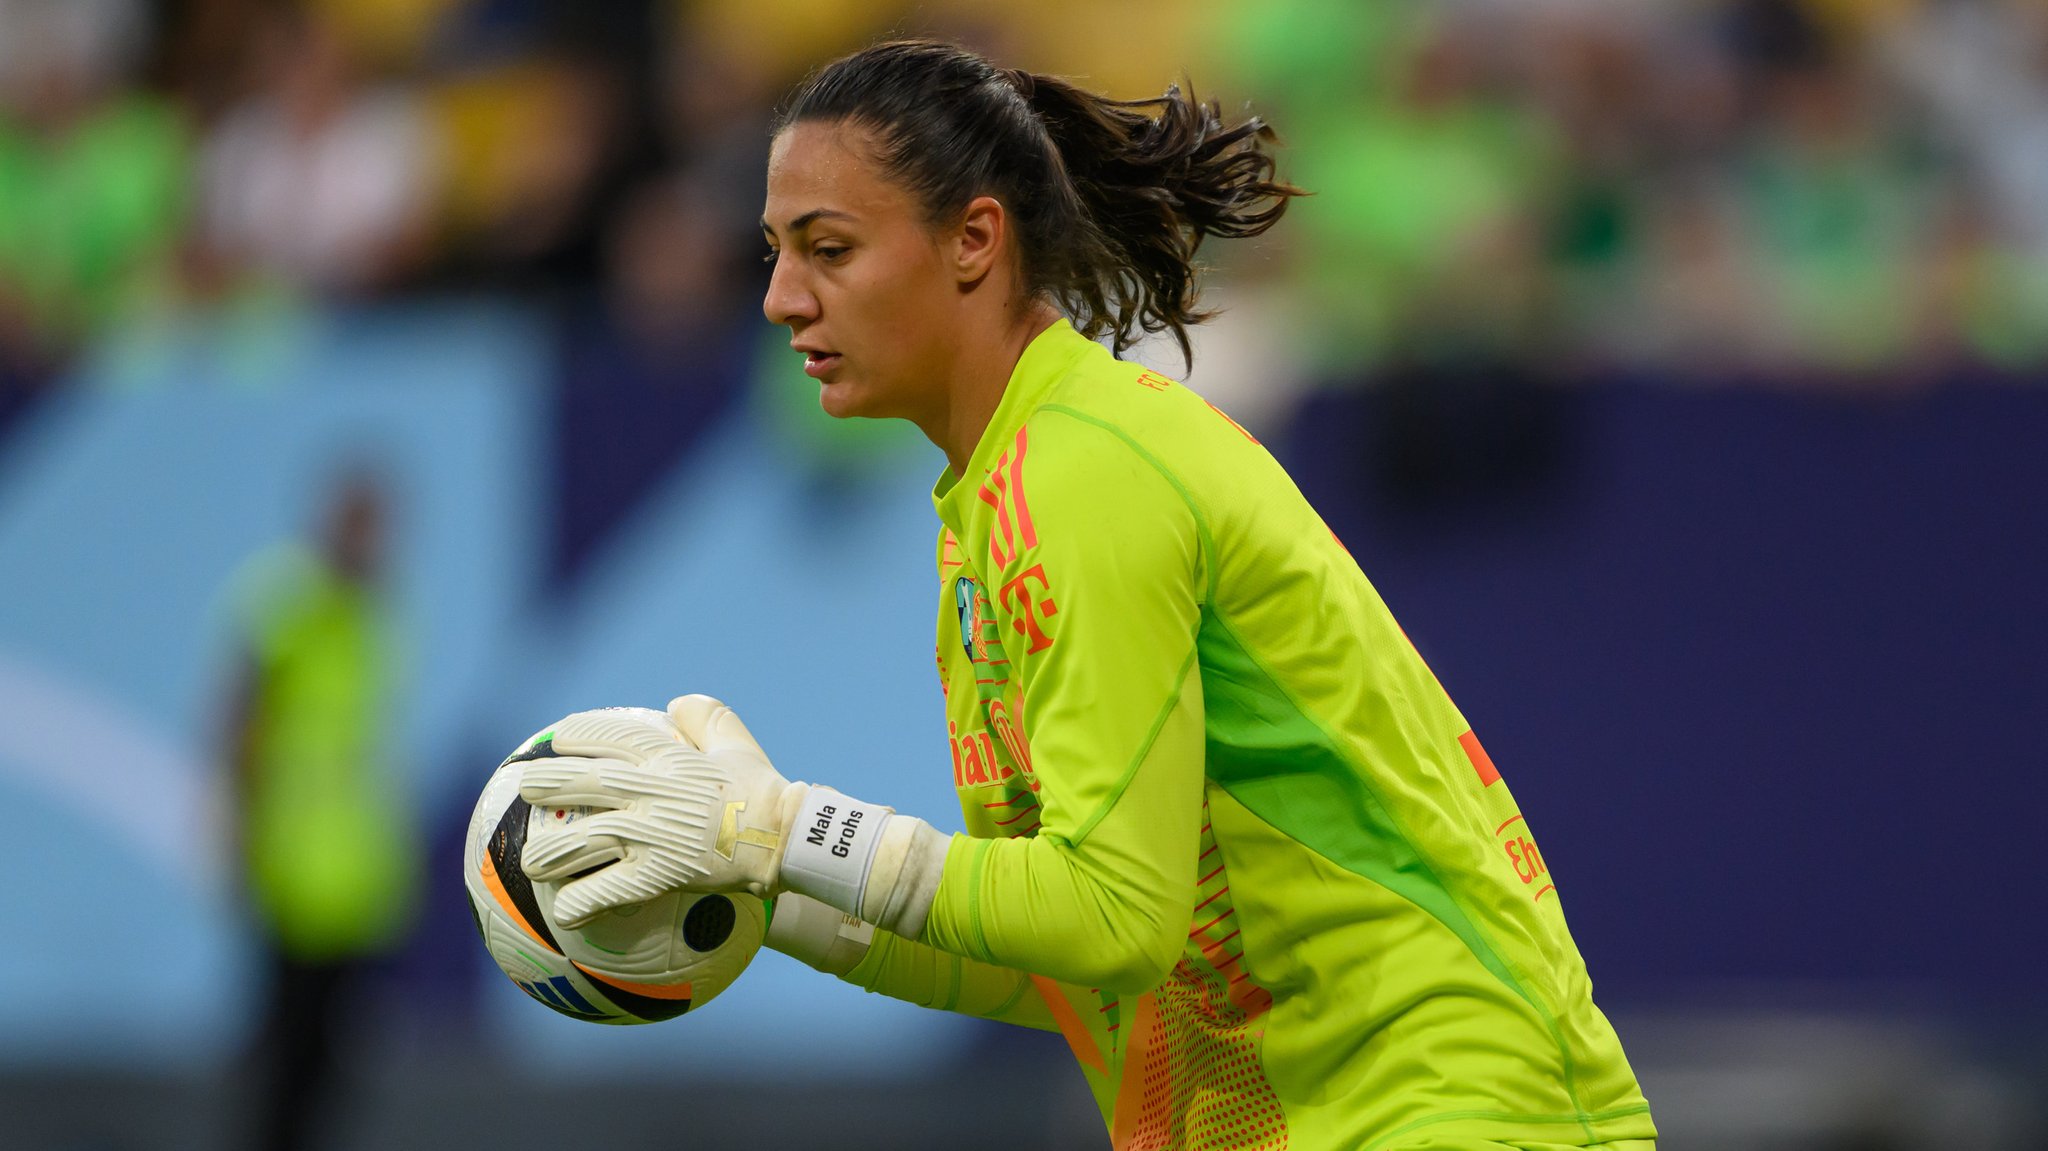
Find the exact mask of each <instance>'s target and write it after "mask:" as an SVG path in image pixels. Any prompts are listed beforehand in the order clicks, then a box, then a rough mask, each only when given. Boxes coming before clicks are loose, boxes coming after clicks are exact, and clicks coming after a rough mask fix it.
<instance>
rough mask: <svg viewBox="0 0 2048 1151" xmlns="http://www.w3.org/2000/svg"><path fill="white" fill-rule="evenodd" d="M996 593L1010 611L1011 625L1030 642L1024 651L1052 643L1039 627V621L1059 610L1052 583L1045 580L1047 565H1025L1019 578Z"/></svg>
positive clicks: (1036, 650) (1028, 651)
mask: <svg viewBox="0 0 2048 1151" xmlns="http://www.w3.org/2000/svg"><path fill="white" fill-rule="evenodd" d="M1034 581H1036V582H1037V584H1038V587H1039V590H1038V591H1037V592H1033V591H1032V588H1031V585H1032V583H1033V582H1034ZM997 594H998V595H999V597H1000V598H1001V600H1002V604H1003V608H1004V610H1006V611H1008V612H1010V627H1011V628H1012V629H1014V630H1015V631H1016V633H1017V634H1018V635H1021V636H1023V637H1024V638H1025V639H1026V640H1028V641H1030V646H1029V647H1026V648H1025V649H1024V654H1026V655H1030V654H1033V653H1035V652H1041V651H1044V650H1045V649H1046V648H1049V647H1051V646H1052V637H1051V636H1049V635H1047V634H1045V630H1044V629H1043V628H1040V627H1039V626H1038V621H1039V620H1042V619H1051V618H1052V617H1053V616H1056V615H1058V614H1059V611H1060V608H1059V605H1058V604H1056V603H1054V602H1053V601H1052V585H1051V584H1049V583H1048V582H1046V578H1045V565H1044V564H1032V565H1031V566H1030V567H1028V568H1025V569H1024V571H1023V572H1022V574H1020V575H1018V576H1017V578H1016V579H1013V580H1011V581H1010V582H1009V583H1006V584H1004V585H1003V587H1002V590H1001V591H1000V592H999V593H997Z"/></svg>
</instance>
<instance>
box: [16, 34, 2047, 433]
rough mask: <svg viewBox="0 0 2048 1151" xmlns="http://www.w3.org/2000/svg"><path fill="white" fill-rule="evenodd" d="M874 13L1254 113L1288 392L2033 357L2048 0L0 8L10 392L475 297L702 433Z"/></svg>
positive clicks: (27, 392) (1995, 364)
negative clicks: (346, 317)
mask: <svg viewBox="0 0 2048 1151" xmlns="http://www.w3.org/2000/svg"><path fill="white" fill-rule="evenodd" d="M890 30H898V31H903V30H909V31H934V32H939V33H942V34H949V35H954V36H957V37H959V38H962V39H964V40H966V41H967V42H969V43H972V44H975V45H977V46H980V47H983V48H985V49H987V50H989V51H991V52H992V53H994V54H996V55H997V56H998V57H1000V58H1002V59H1004V60H1005V61H1006V62H1016V63H1020V64H1022V65H1024V66H1027V67H1032V68H1035V69H1038V70H1045V71H1064V72H1068V73H1070V74H1077V75H1080V76H1082V77H1083V78H1084V79H1086V80H1088V81H1090V82H1092V83H1093V84H1094V85H1095V86H1097V87H1100V88H1104V89H1107V90H1110V91H1112V92H1114V93H1116V94H1118V95H1123V96H1133V97H1135V96H1142V95H1148V94H1156V93H1157V92H1158V91H1159V90H1160V89H1161V88H1162V87H1163V86H1164V83H1165V82H1166V81H1167V80H1170V79H1172V78H1174V77H1176V76H1178V75H1180V74H1182V72H1183V70H1186V72H1187V73H1188V74H1191V75H1193V76H1194V77H1195V78H1196V79H1197V80H1198V81H1199V82H1200V84H1201V90H1202V91H1203V92H1204V93H1206V92H1207V91H1208V90H1210V89H1213V90H1215V91H1216V92H1219V93H1223V94H1225V95H1227V96H1228V97H1229V98H1230V101H1231V107H1232V108H1233V109H1234V108H1235V107H1236V106H1237V101H1240V100H1243V99H1245V98H1247V97H1249V98H1251V99H1252V100H1253V102H1254V103H1255V106H1256V108H1257V109H1258V110H1259V111H1261V112H1262V113H1266V114H1269V115H1270V118H1271V119H1272V120H1273V121H1274V122H1275V123H1276V124H1277V125H1278V126H1279V127H1280V129H1281V131H1282V134H1283V136H1284V137H1285V139H1286V142H1287V144H1288V147H1287V149H1286V150H1285V153H1284V154H1285V161H1284V163H1285V167H1284V171H1285V172H1286V174H1288V175H1289V176H1291V177H1292V178H1293V179H1295V180H1296V181H1297V182H1299V183H1301V184H1303V185H1304V186H1306V187H1308V188H1310V189H1312V190H1314V191H1315V192H1316V193H1317V196H1316V198H1314V199H1312V200H1309V201H1305V202H1303V204H1302V205H1301V207H1300V208H1299V210H1298V212H1297V217H1298V218H1297V219H1295V220H1290V221H1289V223H1288V224H1286V225H1283V227H1282V228H1281V229H1280V230H1278V231H1277V232H1275V233H1274V234H1273V236H1272V237H1271V238H1270V239H1269V240H1268V241H1266V242H1262V243H1261V244H1259V245H1248V246H1243V247H1247V248H1249V249H1250V250H1248V251H1246V252H1229V251H1223V250H1217V251H1215V252H1214V253H1213V258H1214V259H1216V260H1217V261H1218V262H1219V264H1221V265H1222V266H1223V268H1224V271H1223V274H1222V276H1221V277H1220V282H1222V283H1226V284H1228V285H1230V292H1231V295H1232V300H1233V301H1236V300H1242V301H1244V302H1245V305H1246V314H1247V315H1251V316H1256V317H1260V318H1262V321H1264V320H1270V321H1271V322H1270V323H1266V324H1264V327H1265V329H1266V330H1265V332H1264V333H1263V335H1262V337H1261V338H1260V339H1259V340H1257V341H1255V342H1256V343H1257V345H1258V347H1259V348H1260V349H1261V355H1262V356H1264V357H1266V358H1268V359H1270V358H1271V357H1272V356H1276V355H1277V356H1285V357H1287V358H1288V359H1289V360H1290V361H1291V362H1290V363H1289V364H1287V365H1284V366H1280V367H1274V366H1272V365H1270V364H1269V365H1268V366H1269V367H1271V368H1272V370H1271V371H1270V373H1269V374H1270V375H1272V376H1273V377H1275V378H1282V377H1285V378H1289V379H1298V380H1301V381H1304V382H1305V384H1318V383H1331V382H1336V383H1342V382H1350V381H1357V380H1369V379H1371V378H1372V376H1373V375H1374V373H1375V372H1378V371H1382V370H1387V369H1388V366H1389V365H1396V366H1398V365H1403V364H1415V363H1428V364H1444V363H1452V364H1455V363H1458V362H1464V361H1475V362H1480V361H1483V362H1513V363H1518V364H1534V365H1540V366H1541V367H1543V368H1544V370H1545V371H1546V372H1547V373H1550V374H1555V373H1556V372H1557V371H1558V370H1565V371H1569V372H1571V373H1574V374H1577V375H1584V374H1586V373H1588V372H1621V373H1634V372H1642V373H1646V374H1653V375H1656V376H1658V377H1660V378H1671V377H1680V378H1686V379H1698V380H1713V381H1722V380H1765V381H1770V382H1773V383H1790V384H1793V385H1805V384H1814V385H1820V386H1834V387H1861V386H1891V385H1896V384H1897V383H1899V382H1901V381H1924V380H1930V379H1945V378H1951V377H1953V376H1955V375H1956V374H1957V373H1958V372H1975V373H1983V374H1995V375H2000V376H2026V375H2029V374H2038V373H2040V372H2041V371H2042V370H2043V366H2044V364H2048V5H2042V4H2040V3H2038V2H2034V0H1947V2H1943V0H1671V2H1668V3H1661V4H1654V5H1646V4H1636V3H1626V2H1621V0H1540V2H1539V0H1517V2H1514V3H1507V2H1502V0H1460V2H1453V0H1441V2H1423V0H1385V2H1376V3H1372V4H1363V3H1358V2H1356V0H1267V2H1264V3H1258V4H1234V5H1233V4H1226V3H1223V2H1221V0H1136V2H1133V3H1128V4H1119V5H1099V4H1087V3H1080V2H1077V0H1041V2H1036V3H1022V2H1019V3H1015V4H1000V3H994V2H989V0H981V2H976V0H925V2H922V3H910V2H907V0H905V2H894V0H874V2H864V0H580V2H578V0H301V2H298V3H287V2H284V0H0V395H5V396H6V397H8V398H7V399H5V400H0V416H4V413H5V412H6V411H7V410H9V408H10V407H13V406H19V405H20V404H22V403H24V402H26V398H27V397H31V396H33V395H34V393H35V390H36V389H37V388H39V387H43V386H46V385H47V384H48V383H49V382H51V381H53V380H56V379H60V378H62V376H63V373H64V371H65V369H66V368H67V366H69V365H70V364H72V363H74V362H76V359H77V358H78V356H79V355H80V353H81V349H88V348H90V347H92V346H93V345H94V343H95V341H99V340H103V339H109V338H120V337H122V336H124V335H126V334H130V333H133V332H135V331H146V330H151V329H152V327H154V326H158V325H161V324H163V323H165V322H167V321H173V320H176V319H178V318H180V317H186V316H191V315H194V314H209V313H214V312H217V311H218V310H222V309H228V310H232V309H238V308H248V307H267V306H274V305H276V304H278V303H280V302H283V303H285V304H287V305H291V306H308V305H311V306H323V307H324V306H331V305H354V304H359V303H363V302H374V301H383V300H387V299H392V298H409V297H415V296H420V295H441V294H472V293H484V294H488V295H493V296H500V297H509V298H517V299H521V300H525V301H530V302H535V303H538V304H540V305H542V306H544V307H546V308H548V309H549V313H548V314H549V315H551V316H552V317H554V318H555V319H556V320H557V321H558V322H559V325H560V330H561V340H560V346H561V376H562V379H563V380H564V381H565V388H564V395H565V396H568V395H570V394H572V393H573V394H576V395H579V396H587V395H588V394H589V393H590V392H592V391H601V390H603V389H605V388H614V389H616V388H620V387H637V388H638V391H637V392H635V397H636V398H635V400H634V402H636V403H637V402H640V401H641V400H644V399H645V398H646V397H647V396H649V395H653V396H659V397H666V398H667V401H666V402H668V403H670V404H672V405H678V406H680V408H681V409H684V410H682V411H679V412H677V413H675V414H676V415H678V416H684V417H686V416H689V415H691V414H697V415H702V414H706V413H707V412H708V411H709V410H710V409H711V408H713V407H715V406H717V405H718V404H721V403H723V402H725V400H724V399H723V398H722V397H723V396H724V395H725V394H729V393H730V392H731V391H733V389H732V388H730V387H729V386H728V387H724V388H711V387H710V386H709V385H710V382H711V381H712V380H714V379H716V380H725V381H729V380H731V379H732V378H733V373H734V372H738V373H740V374H742V375H745V374H747V373H748V372H750V371H751V370H752V369H751V367H750V365H752V364H753V363H754V362H755V360H756V359H757V358H758V357H757V356H756V355H755V353H756V351H757V349H759V348H761V347H763V346H764V338H763V336H762V333H761V327H762V326H761V325H760V324H758V323H756V322H753V321H752V320H751V319H750V318H749V317H751V316H753V315H754V311H753V310H754V308H755V307H756V304H757V301H758V292H759V289H760V287H761V285H762V279H761V269H760V267H759V266H758V263H757V262H756V260H755V259H754V257H755V256H757V255H758V248H757V245H756V242H755V240H754V237H753V229H754V227H755V223H754V218H755V216H756V214H757V213H758V204H759V196H760V192H759V189H760V183H761V171H762V165H763V161H764V158H765V154H766V143H767V140H766V125H767V123H768V117H769V116H770V114H771V112H772V108H773V105H774V102H775V101H776V99H778V98H779V96H780V95H781V94H782V93H783V92H784V91H786V89H787V88H788V87H789V85H791V84H792V83H793V82H794V81H796V80H797V79H799V78H800V77H801V75H802V74H803V72H804V71H805V70H806V69H808V68H809V67H811V66H813V65H815V64H816V63H817V62H819V61H820V60H823V59H825V58H828V57H829V56H831V55H832V54H834V53H837V52H840V51H843V50H846V49H848V48H851V47H854V46H857V45H859V44H860V43H862V42H864V41H866V40H868V39H871V38H873V37H875V36H876V35H878V34H880V33H882V32H885V31H890ZM1225 247H1228V246H1226V245H1219V246H1218V248H1219V249H1222V248H1225ZM1274 332H1279V333H1282V334H1284V336H1285V338H1284V339H1278V338H1276V337H1275V336H1274V335H1273V333H1274ZM635 381H637V384H636V383H635ZM692 397H694V398H692ZM671 446H672V445H671ZM663 454H665V452H664V453H663ZM622 466H627V465H622Z"/></svg>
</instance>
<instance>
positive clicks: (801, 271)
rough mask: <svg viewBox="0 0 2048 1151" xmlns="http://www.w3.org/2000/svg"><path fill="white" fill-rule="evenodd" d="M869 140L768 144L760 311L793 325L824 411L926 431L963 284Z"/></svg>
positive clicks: (828, 134) (841, 136) (823, 133)
mask: <svg viewBox="0 0 2048 1151" xmlns="http://www.w3.org/2000/svg"><path fill="white" fill-rule="evenodd" d="M867 141H868V136H867V132H866V131H865V130H864V129H861V128H858V127H853V126H850V125H846V124H843V123H819V122H803V123H798V124H794V125H791V126H790V127H789V128H787V129H784V130H783V132H782V133H781V134H780V135H778V136H777V137H776V138H775V144H774V147H773V149H772V150H771V151H770V153H769V158H768V202H767V206H766V207H765V208H764V209H763V212H762V217H761V229H762V231H763V233H764V234H765V236H766V238H767V240H768V246H769V247H770V248H771V249H773V252H774V256H773V259H774V263H775V273H774V276H773V277H772V278H771V279H770V281H769V284H768V295H767V297H766V298H765V299H764V300H763V301H762V302H761V310H762V312H764V313H765V314H766V315H767V317H768V319H769V320H770V321H772V322H774V323H777V324H784V325H787V326H788V327H789V330H790V333H791V340H790V346H791V347H792V348H795V349H797V350H798V351H801V352H803V353H805V364H804V370H805V372H807V373H808V374H809V375H810V376H811V377H812V378H813V379H815V380H817V381H818V383H819V384H820V385H821V387H822V389H823V391H822V392H821V393H820V395H819V403H821V404H822V405H823V406H824V408H825V410H826V411H827V412H829V413H831V414H832V415H834V416H841V417H844V416H874V417H880V416H895V417H901V418H905V419H910V420H913V421H917V422H920V423H922V422H923V419H922V417H926V416H929V415H931V414H932V413H935V412H938V411H941V410H943V408H944V403H945V397H944V395H943V391H944V388H945V386H946V380H947V364H948V362H949V360H950V358H951V355H952V351H953V348H954V346H955V339H956V338H957V337H956V336H955V332H956V330H957V324H956V323H954V319H955V317H954V313H955V311H956V310H957V309H958V308H959V307H960V292H959V286H958V282H957V280H956V278H955V277H954V276H952V275H950V274H949V271H948V268H947V265H946V262H945V260H944V257H943V255H942V251H941V244H940V240H939V237H937V236H936V235H934V234H933V232H932V231H931V230H930V229H929V228H927V227H926V225H925V222H924V216H923V213H922V212H921V211H920V209H919V207H918V205H917V203H916V201H915V200H913V199H912V198H911V195H910V193H909V192H907V191H905V190H904V189H902V188H900V187H898V186H897V185H895V184H893V183H891V182H890V181H889V180H887V179H886V178H884V177H883V175H882V174H881V172H880V171H879V170H878V169H877V167H876V165H875V163H874V162H873V161H872V160H870V159H869V158H868V157H869V155H870V153H869V150H868V143H867Z"/></svg>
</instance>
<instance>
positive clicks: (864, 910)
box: [519, 695, 951, 938]
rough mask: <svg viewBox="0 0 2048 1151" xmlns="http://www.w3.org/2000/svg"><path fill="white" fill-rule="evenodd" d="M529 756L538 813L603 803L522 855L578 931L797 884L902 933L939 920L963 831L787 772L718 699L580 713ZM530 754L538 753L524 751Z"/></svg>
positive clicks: (537, 836) (527, 772)
mask: <svg viewBox="0 0 2048 1151" xmlns="http://www.w3.org/2000/svg"><path fill="white" fill-rule="evenodd" d="M549 744H550V748H551V752H552V754H550V755H547V756H543V757H535V758H533V759H532V760H531V761H530V762H528V763H527V764H526V765H525V767H524V769H523V775H522V777H521V780H520V787H519V794H520V797H521V798H523V799H525V800H526V801H527V802H528V803H530V804H532V805H533V806H535V807H537V808H542V809H549V808H565V807H583V808H593V809H596V810H595V812H594V813H593V814H590V815H587V816H585V817H584V818H581V819H575V820H564V821H560V822H557V821H552V820H551V821H548V823H547V825H546V828H545V830H542V831H538V832H535V833H534V834H532V835H531V836H529V837H528V839H527V841H526V849H525V853H524V855H523V856H522V859H521V863H522V865H523V866H524V867H525V869H526V873H527V875H528V876H530V877H531V878H533V879H534V880H536V881H539V882H551V883H558V884H559V885H560V886H559V887H558V889H557V894H556V897H555V905H554V910H555V916H556V918H557V919H558V920H559V921H560V922H561V924H562V925H563V926H565V927H575V926H577V925H579V924H581V923H583V922H584V921H586V920H588V919H590V918H591V917H592V916H594V915H596V914H598V913H599V912H601V911H607V910H610V909H613V908H617V907H622V906H625V905H628V904H634V903H643V902H645V901H647V900H649V899H652V898H653V897H654V896H656V895H659V894H661V893H662V892H665V891H673V890H677V889H687V890H691V891H742V890H743V891H749V892H752V893H753V894H755V895H758V896H764V897H765V896H770V895H774V894H775V893H777V892H779V891H783V890H790V891H796V892H798V893H801V894H804V895H809V896H812V897H814V898H816V899H818V900H820V901H822V902H824V903H826V904H828V905H830V906H832V907H835V908H837V909H839V910H840V911H843V912H845V913H846V914H848V915H852V916H856V917H858V918H859V919H861V920H864V921H866V922H868V923H872V924H876V925H878V926H882V927H885V928H887V929H888V930H891V931H894V932H896V933H897V934H899V935H907V936H909V937H911V938H915V937H916V935H917V934H918V933H919V932H921V931H922V930H923V929H924V920H925V916H926V914H927V913H929V911H930V910H931V903H932V897H933V895H934V894H935V893H936V892H937V890H938V881H939V873H940V871H941V870H943V868H944V866H945V858H946V848H947V847H948V846H949V844H950V842H951V841H950V839H949V837H947V836H944V835H942V834H940V833H939V832H937V831H935V830H934V829H933V828H932V827H931V826H930V825H929V824H927V823H925V822H924V821H923V820H921V819H913V818H911V817H909V816H899V815H896V814H895V813H894V812H893V811H892V810H891V809H889V808H886V807H878V806H876V805H874V804H869V803H862V802H860V801H858V800H855V799H852V798H850V797H848V796H845V795H842V794H840V793H838V792H836V791H832V790H831V789H829V788H824V787H812V786H809V785H806V784H802V783H791V782H790V781H788V780H786V779H784V778H783V777H782V775H781V773H780V772H777V771H776V770H775V768H774V766H773V765H772V764H770V763H769V762H768V757H767V755H766V754H765V753H763V752H762V751H761V746H760V744H758V743H756V742H754V737H753V735H752V734H750V733H749V732H748V731H747V727H746V725H745V724H744V723H741V722H740V718H739V716H737V715H735V714H733V711H732V709H731V708H729V707H726V706H725V705H724V704H722V703H720V702H719V701H717V700H715V699H712V698H710V697H709V696H702V695H686V696H682V697H679V698H677V699H674V700H671V701H670V702H669V706H668V714H667V716H666V717H663V716H662V715H661V713H659V712H652V711H648V710H646V709H643V708H608V709H603V710H599V711H586V712H578V713H577V714H575V715H572V716H569V717H568V718H567V719H564V720H563V721H562V722H561V723H558V724H556V725H555V727H554V728H553V729H552V739H551V740H550V741H549ZM522 754H530V752H529V753H522Z"/></svg>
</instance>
